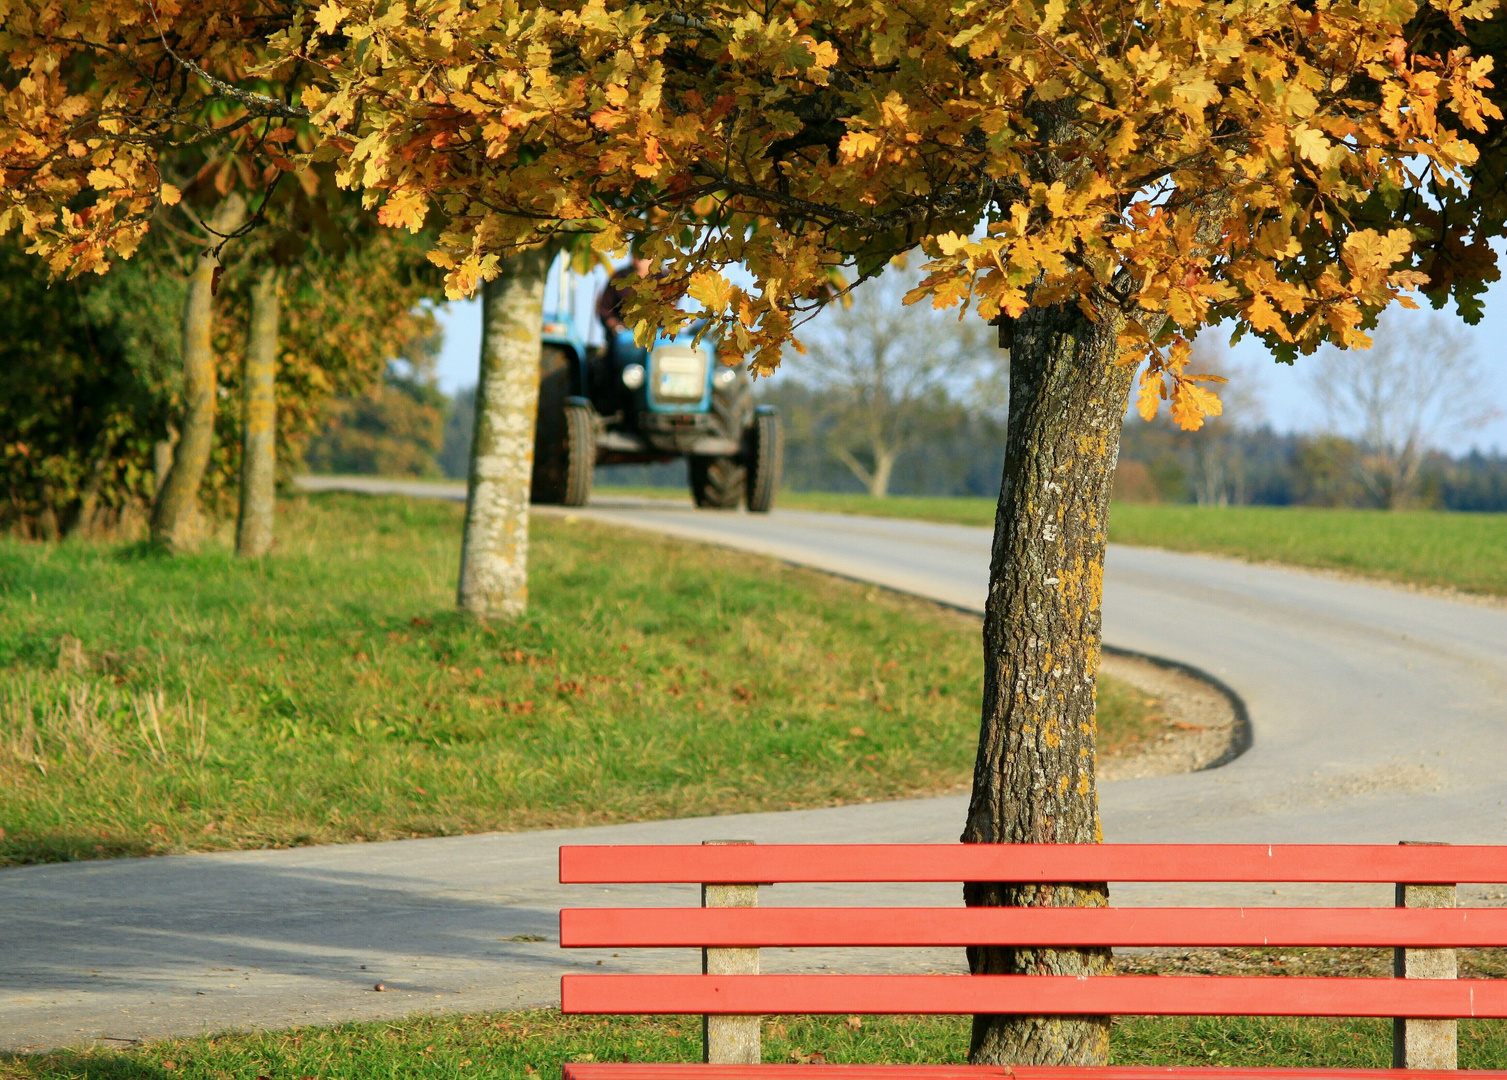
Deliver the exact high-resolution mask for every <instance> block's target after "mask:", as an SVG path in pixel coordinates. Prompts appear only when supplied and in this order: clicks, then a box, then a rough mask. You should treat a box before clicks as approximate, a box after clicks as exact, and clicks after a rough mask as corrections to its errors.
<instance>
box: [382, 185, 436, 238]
mask: <svg viewBox="0 0 1507 1080" xmlns="http://www.w3.org/2000/svg"><path fill="white" fill-rule="evenodd" d="M428 210H429V203H428V200H426V199H425V198H424V196H423V195H421V194H419V193H418V192H416V191H398V192H394V193H393V194H392V195H390V196H388V199H387V201H386V202H384V203H383V204H382V207H381V209H379V210H378V211H377V220H378V221H379V222H381V223H382V224H383V225H386V226H388V227H389V228H399V229H404V228H406V229H407V230H408V231H409V232H415V233H416V232H418V231H419V229H421V228H423V225H424V215H425V214H426V213H427V212H428Z"/></svg>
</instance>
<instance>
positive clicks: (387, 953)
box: [0, 481, 1507, 1048]
mask: <svg viewBox="0 0 1507 1080" xmlns="http://www.w3.org/2000/svg"><path fill="white" fill-rule="evenodd" d="M358 483H359V482H358ZM359 486H363V487H364V489H365V490H394V491H397V492H401V493H407V494H413V495H421V496H429V497H447V498H449V497H456V495H457V492H458V489H457V488H456V487H455V486H453V485H403V484H392V483H390V482H382V483H380V484H379V483H374V482H370V481H368V482H365V483H364V484H361V485H359ZM460 494H461V496H462V497H463V492H462V493H460ZM572 513H576V514H578V515H580V516H589V517H591V518H594V519H598V520H602V521H607V522H612V523H615V524H618V525H621V526H624V527H629V528H636V529H649V530H653V531H656V532H661V533H668V534H671V535H675V536H680V537H683V538H686V539H691V540H698V541H704V542H709V543H717V544H723V545H727V546H731V547H737V548H742V549H744V550H748V551H753V552H758V553H762V554H766V555H770V556H774V557H776V558H780V559H784V560H787V561H790V562H793V563H799V564H802V565H807V566H812V567H815V568H818V569H821V570H826V571H829V572H832V573H837V574H842V575H844V576H847V577H850V578H854V579H857V580H862V581H868V582H873V583H875V584H878V585H882V586H885V587H888V588H894V589H899V590H903V591H906V592H911V593H915V594H917V595H920V596H925V597H929V598H932V599H935V600H938V601H941V602H943V603H947V604H951V605H954V606H956V607H960V608H963V609H967V610H979V609H980V608H981V606H982V603H983V599H984V589H985V584H986V581H987V569H988V559H989V531H988V530H987V529H979V528H969V527H963V526H950V525H935V524H927V523H920V522H906V521H893V520H879V519H873V518H861V517H843V516H837V515H822V514H807V513H797V512H788V511H777V512H775V513H774V514H770V515H767V516H766V515H750V514H744V513H711V512H699V511H695V510H692V509H691V508H690V507H689V506H688V505H685V506H682V505H678V504H669V505H660V504H656V503H646V502H643V501H640V502H634V501H632V500H627V501H624V500H609V499H600V500H598V505H595V506H593V507H592V508H590V509H587V510H583V511H574V512H572ZM1105 639H1106V641H1107V642H1108V643H1110V644H1112V645H1114V646H1118V647H1121V648H1125V649H1130V650H1134V651H1139V652H1144V653H1148V654H1152V655H1155V656H1160V657H1165V658H1168V659H1172V660H1175V661H1178V662H1181V663H1184V664H1188V665H1191V666H1194V667H1196V668H1198V669H1200V670H1202V671H1204V672H1207V673H1208V674H1210V675H1212V676H1214V677H1216V678H1218V679H1219V680H1222V681H1223V682H1224V683H1225V684H1227V685H1228V686H1229V687H1230V688H1232V689H1233V691H1234V692H1235V693H1237V694H1238V695H1239V696H1240V697H1241V698H1242V699H1243V701H1244V703H1245V706H1246V709H1247V712H1248V717H1249V724H1250V734H1251V745H1250V748H1249V749H1248V750H1247V751H1246V752H1245V753H1244V754H1243V755H1241V756H1240V757H1238V758H1237V759H1235V760H1234V761H1232V762H1230V763H1229V764H1227V765H1224V766H1222V767H1220V768H1218V769H1212V770H1209V771H1206V772H1202V773H1194V774H1191V775H1183V776H1164V777H1151V778H1145V779H1137V780H1122V781H1116V782H1112V783H1106V784H1104V785H1103V786H1102V789H1101V790H1102V801H1103V817H1104V830H1105V838H1106V839H1107V840H1111V841H1170V840H1182V841H1229V842H1262V843H1292V842H1355V843H1361V842H1371V843H1395V842H1397V841H1400V840H1436V841H1448V842H1453V843H1503V842H1507V606H1503V605H1500V604H1493V603H1488V602H1476V601H1467V600H1456V599H1450V598H1447V597H1442V596H1439V595H1436V594H1431V593H1425V592H1415V591H1410V590H1407V589H1403V588H1395V587H1391V586H1386V585H1378V584H1371V583H1365V582H1359V581H1354V580H1348V579H1344V578H1340V577H1335V576H1329V575H1324V574H1318V573H1310V572H1305V571H1299V570H1292V569H1286V568H1279V567H1272V566H1256V565H1249V564H1245V563H1241V562H1237V561H1233V560H1227V559H1217V558H1208V557H1202V556H1193V555H1179V554H1172V553H1168V552H1161V551H1153V550H1146V549H1133V548H1123V547H1118V546H1116V547H1112V548H1111V549H1110V553H1109V558H1108V565H1107V572H1106V579H1105ZM963 811H964V800H963V799H962V798H960V797H947V798H936V799H921V800H911V801H906V802H893V803H876V804H869V805H862V806H851V807H840V808H834V809H823V810H811V811H797V812H788V813H777V814H753V815H741V816H736V817H725V818H713V819H702V820H692V821H675V822H659V823H646V824H637V825H624V826H611V827H603V828H596V829H580V830H568V831H559V832H536V833H520V834H489V835H482V836H468V837H453V838H446V839H438V840H414V841H402V842H397V843H384V844H352V845H347V846H341V847H323V848H303V849H297V850H292V851H266V852H237V853H226V854H213V855H192V856H181V857H173V858H160V859H122V860H115V861H106V862H93V863H75V864H67V865H55V866H38V867H20V868H14V869H8V870H3V871H0V1047H7V1048H20V1047H41V1046H49V1045H59V1044H69V1043H82V1042H89V1041H96V1040H104V1041H106V1042H109V1041H110V1040H112V1039H113V1040H119V1041H131V1040H136V1039H140V1038H146V1037H152V1036H158V1035H165V1034H177V1033H188V1032H195V1031H200V1030H206V1029H217V1028H227V1027H238V1028H239V1027H255V1026H282V1025H287V1024H293V1023H303V1022H322V1021H329V1020H335V1019H353V1018H363V1017H371V1018H375V1017H385V1016H397V1015H404V1014H407V1013H411V1012H416V1011H455V1010H466V1011H473V1010H478V1009H485V1008H510V1007H518V1006H525V1005H537V1004H548V1003H550V1002H551V1001H552V1000H555V999H556V993H557V986H558V983H557V979H558V976H559V974H560V973H561V972H562V971H565V970H572V969H574V970H582V969H589V970H594V971H595V970H611V969H613V968H614V967H617V968H621V967H625V966H628V965H630V964H632V963H635V961H630V960H629V959H627V958H619V957H615V956H613V955H611V954H610V953H609V954H598V953H584V954H571V955H568V956H567V955H565V954H562V953H561V952H560V950H559V949H558V948H557V947H556V946H555V944H554V937H555V922H556V911H557V909H558V908H559V907H560V906H561V905H562V904H594V903H599V902H604V901H606V900H608V899H609V898H610V900H611V902H647V903H695V899H694V896H693V895H692V894H691V892H690V891H689V890H686V889H680V890H678V891H677V890H673V889H672V890H658V891H653V892H648V891H642V890H631V889H628V890H625V889H583V888H573V889H562V888H561V887H560V886H559V885H558V884H557V883H556V882H555V881H554V878H555V850H556V848H557V847H558V845H559V844H561V843H567V842H571V843H579V842H596V843H604V842H616V843H631V842H643V841H657V842H675V841H684V842H696V841H699V840H703V839H719V838H720V839H728V838H735V839H752V840H762V841H775V840H783V841H787V842H818V841H826V842H834V841H881V840H888V841H917V842H919V841H941V842H945V841H951V840H955V839H956V838H957V835H958V832H959V830H960V828H961V825H962V820H963ZM767 891H768V892H769V893H770V894H771V895H770V897H769V899H768V901H767V902H770V903H776V904H782V903H788V904H797V903H803V902H812V901H813V900H820V899H822V898H824V897H825V898H836V897H841V896H856V895H858V894H857V893H856V892H855V891H854V890H853V889H851V888H847V887H842V888H835V887H833V888H821V889H818V888H793V887H781V888H778V889H774V890H767ZM1274 892H1276V893H1277V894H1278V895H1276V896H1273V895H1271V894H1272V893H1274ZM1462 894H1463V896H1462V900H1463V902H1472V903H1488V904H1500V903H1503V902H1504V900H1507V896H1504V894H1503V893H1502V891H1501V888H1500V887H1496V888H1495V889H1491V888H1487V889H1482V888H1479V887H1474V888H1469V889H1462ZM1115 895H1116V897H1117V899H1118V900H1119V901H1121V902H1130V903H1137V902H1142V903H1144V902H1155V901H1162V902H1165V901H1168V900H1175V899H1188V898H1196V899H1198V900H1200V901H1206V902H1220V903H1224V902H1241V903H1267V904H1272V903H1304V902H1311V901H1312V900H1314V899H1317V898H1318V897H1319V896H1320V895H1321V894H1320V892H1318V891H1316V890H1314V889H1311V888H1310V889H1303V888H1297V887H1293V888H1285V887H1284V888H1282V889H1280V890H1273V889H1271V888H1270V887H1267V888H1265V889H1263V890H1257V889H1255V888H1254V887H1244V886H1218V887H1209V888H1202V889H1199V890H1196V892H1194V891H1184V892H1182V893H1179V892H1177V891H1175V890H1170V889H1168V888H1166V887H1155V886H1139V887H1120V888H1118V889H1117V890H1116V892H1115ZM1322 895H1323V896H1324V897H1325V898H1327V899H1339V898H1341V897H1343V898H1345V899H1347V900H1349V901H1352V902H1374V903H1381V904H1386V903H1389V902H1390V895H1389V890H1386V889H1381V888H1374V889H1347V890H1339V891H1334V890H1331V891H1330V892H1328V893H1324V894H1322ZM863 896H864V898H865V900H867V901H869V902H876V903H889V902H921V903H957V902H959V897H958V896H957V889H956V888H955V887H893V888H885V889H868V890H866V891H864V892H863ZM537 939H543V940H537ZM598 961H600V962H601V963H600V966H599V965H598ZM660 962H661V963H662V962H663V961H660ZM670 962H671V963H674V964H679V965H681V966H683V967H685V968H686V969H687V970H690V965H691V964H692V963H693V958H692V957H689V956H679V957H675V958H673V959H672V960H671V961H670ZM839 962H841V963H843V964H845V965H847V966H849V967H851V966H852V963H853V960H852V958H851V957H841V958H839V957H838V956H836V955H835V954H833V953H826V952H810V951H805V952H803V953H801V954H799V955H798V956H789V957H785V956H782V955H773V956H768V957H767V959H766V964H767V966H768V967H769V968H770V969H780V968H781V967H784V968H786V969H788V970H822V969H823V965H836V964H837V963H839ZM864 962H865V965H866V966H870V967H882V968H885V969H888V970H901V969H904V970H957V968H958V965H959V962H960V961H959V958H958V957H957V956H956V955H954V954H952V953H935V954H924V955H919V956H918V955H911V954H908V955H904V956H897V955H887V954H882V953H881V954H878V955H870V956H867V957H866V958H865V961H864ZM379 981H380V982H382V983H383V984H384V986H385V989H384V990H383V991H381V992H377V991H375V990H374V989H373V987H374V985H375V984H376V983H377V982H379Z"/></svg>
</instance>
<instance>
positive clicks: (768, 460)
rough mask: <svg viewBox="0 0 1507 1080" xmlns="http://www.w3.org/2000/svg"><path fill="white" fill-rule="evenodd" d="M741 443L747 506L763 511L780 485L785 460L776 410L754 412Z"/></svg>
mask: <svg viewBox="0 0 1507 1080" xmlns="http://www.w3.org/2000/svg"><path fill="white" fill-rule="evenodd" d="M743 446H744V451H743V457H744V460H745V461H746V462H747V463H748V465H747V474H748V479H747V480H746V482H745V483H746V487H747V489H748V508H749V509H750V510H752V511H753V512H754V513H756V514H767V513H769V511H770V509H771V508H772V507H773V506H774V494H775V492H776V491H778V490H779V489H780V473H781V471H782V470H783V467H784V460H785V429H784V428H783V427H782V426H781V424H780V414H779V413H777V412H775V411H774V410H773V409H770V410H768V411H761V412H759V413H758V414H757V415H756V416H754V418H753V423H752V424H751V425H750V426H749V428H748V433H747V435H745V436H744V440H743Z"/></svg>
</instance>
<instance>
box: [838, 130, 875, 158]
mask: <svg viewBox="0 0 1507 1080" xmlns="http://www.w3.org/2000/svg"><path fill="white" fill-rule="evenodd" d="M878 147H879V136H878V135H875V134H874V133H873V132H872V131H850V132H848V133H847V134H846V135H844V136H843V137H842V141H841V142H839V143H838V144H837V150H838V153H840V154H841V155H842V159H843V160H844V161H857V160H858V159H859V158H861V157H864V156H866V155H868V154H871V153H873V152H874V151H875V150H876V149H878Z"/></svg>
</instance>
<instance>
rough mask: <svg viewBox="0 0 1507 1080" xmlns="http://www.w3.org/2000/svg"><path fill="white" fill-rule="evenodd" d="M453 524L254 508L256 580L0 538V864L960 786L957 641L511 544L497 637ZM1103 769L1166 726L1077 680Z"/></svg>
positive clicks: (367, 511)
mask: <svg viewBox="0 0 1507 1080" xmlns="http://www.w3.org/2000/svg"><path fill="white" fill-rule="evenodd" d="M461 513H462V511H461V507H459V506H457V505H454V504H449V503H442V502H426V501H420V500H405V499H378V498H366V497H362V496H351V495H329V496H316V497H311V498H298V499H295V500H293V501H291V502H289V503H287V504H285V505H284V506H283V507H282V508H281V511H280V522H279V528H280V530H281V532H280V548H279V551H278V553H277V554H276V555H275V556H273V557H272V558H269V559H267V560H264V561H260V562H246V561H240V560H236V559H235V558H234V557H233V556H231V555H230V553H229V549H228V546H227V544H226V543H225V540H224V538H223V537H222V538H221V539H220V541H219V542H217V543H216V544H214V545H212V546H210V547H209V548H207V549H206V550H205V551H204V552H203V553H201V554H198V555H193V556H187V557H181V558H176V559H169V558H164V557H162V556H159V555H156V554H154V553H153V552H152V551H151V550H150V549H148V548H145V547H142V546H131V545H126V546H122V545H108V544H88V543H72V542H70V543H64V544H61V545H43V544H30V543H22V542H18V541H11V540H0V865H3V864H14V863H25V862H42V861H53V860H62V859H77V858H91V857H101V856H111V855H126V854H154V853H166V852H176V851H188V850H206V849H215V848H245V847H269V846H285V845H294V844H307V843H320V842H334V841H352V840H378V839H388V838H396V837H407V836H433V835H446V834H455V833H462V832H473V831H480V830H488V829H504V830H510V829H522V828H538V827H551V826H564V825H576V824H583V823H593V822H607V821H625V820H644V819H652V818H668V817H682V816H688V815H698V814H709V813H730V812H735V811H744V810H755V809H776V808H784V807H797V806H821V805H828V804H835V803H841V802H853V801H862V800H872V799H885V798H894V797H899V796H904V795H910V794H916V793H921V792H931V791H938V790H945V789H950V788H953V787H955V786H957V785H959V784H961V783H964V782H966V780H967V778H968V776H969V773H970V770H971V767H972V758H973V753H974V746H975V743H976V739H977V734H976V732H977V723H978V698H979V678H980V676H979V657H978V652H979V644H978V634H979V632H978V627H977V623H976V622H974V621H973V620H970V619H968V618H965V617H963V616H961V615H957V614H955V613H952V612H949V611H946V610H943V609H940V608H937V607H936V606H934V605H930V604H927V603H924V602H921V601H914V600H908V599H905V598H903V597H898V596H895V595H892V594H889V593H886V592H883V591H881V590H878V589H873V588H868V587H865V586H861V585H856V584H853V583H851V582H846V581H840V580H837V579H834V578H830V577H827V576H825V575H822V574H818V573H815V572H810V571H804V570H799V569H795V568H791V567H788V566H784V565H782V564H779V563H776V562H772V561H769V560H765V559H761V558H757V557H755V556H750V555H745V554H741V553H735V552H730V551H723V550H719V549H715V548H707V547H699V546H696V545H691V544H687V543H684V542H680V541H673V540H668V539H659V538H654V537H651V536H646V535H644V534H641V533H627V532H618V531H614V530H611V529H608V528H605V527H601V526H597V525H593V524H591V523H589V522H585V521H577V520H575V519H570V518H566V519H561V518H552V517H544V516H538V517H536V518H535V519H534V532H533V535H534V541H535V542H534V549H533V566H532V582H533V589H532V598H531V600H532V606H531V610H530V613H529V615H528V616H527V617H526V618H525V619H523V620H522V621H520V622H519V623H517V624H516V625H502V626H493V627H484V626H479V625H477V624H476V623H474V622H472V621H470V620H468V619H465V618H462V617H460V616H458V615H456V614H455V613H454V610H453V595H454V594H453V588H454V581H455V577H456V564H457V559H458V549H459V546H460V545H459V537H460V524H461ZM1101 697H1102V703H1101V720H1102V724H1103V727H1104V745H1105V747H1106V750H1107V751H1112V750H1113V749H1114V748H1115V747H1117V746H1119V745H1123V744H1125V743H1126V742H1128V741H1133V740H1134V739H1135V738H1137V737H1140V736H1142V735H1146V734H1151V733H1152V732H1157V733H1159V732H1160V729H1161V725H1162V724H1163V723H1164V721H1162V719H1161V718H1160V715H1159V714H1158V713H1157V712H1156V711H1155V707H1154V703H1152V702H1148V701H1147V700H1146V699H1144V698H1143V697H1142V696H1141V695H1140V694H1139V693H1137V692H1136V691H1134V690H1133V689H1131V688H1129V687H1127V686H1126V685H1124V684H1123V683H1115V682H1112V681H1108V680H1106V683H1105V686H1104V688H1103V692H1102V696H1101Z"/></svg>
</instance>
